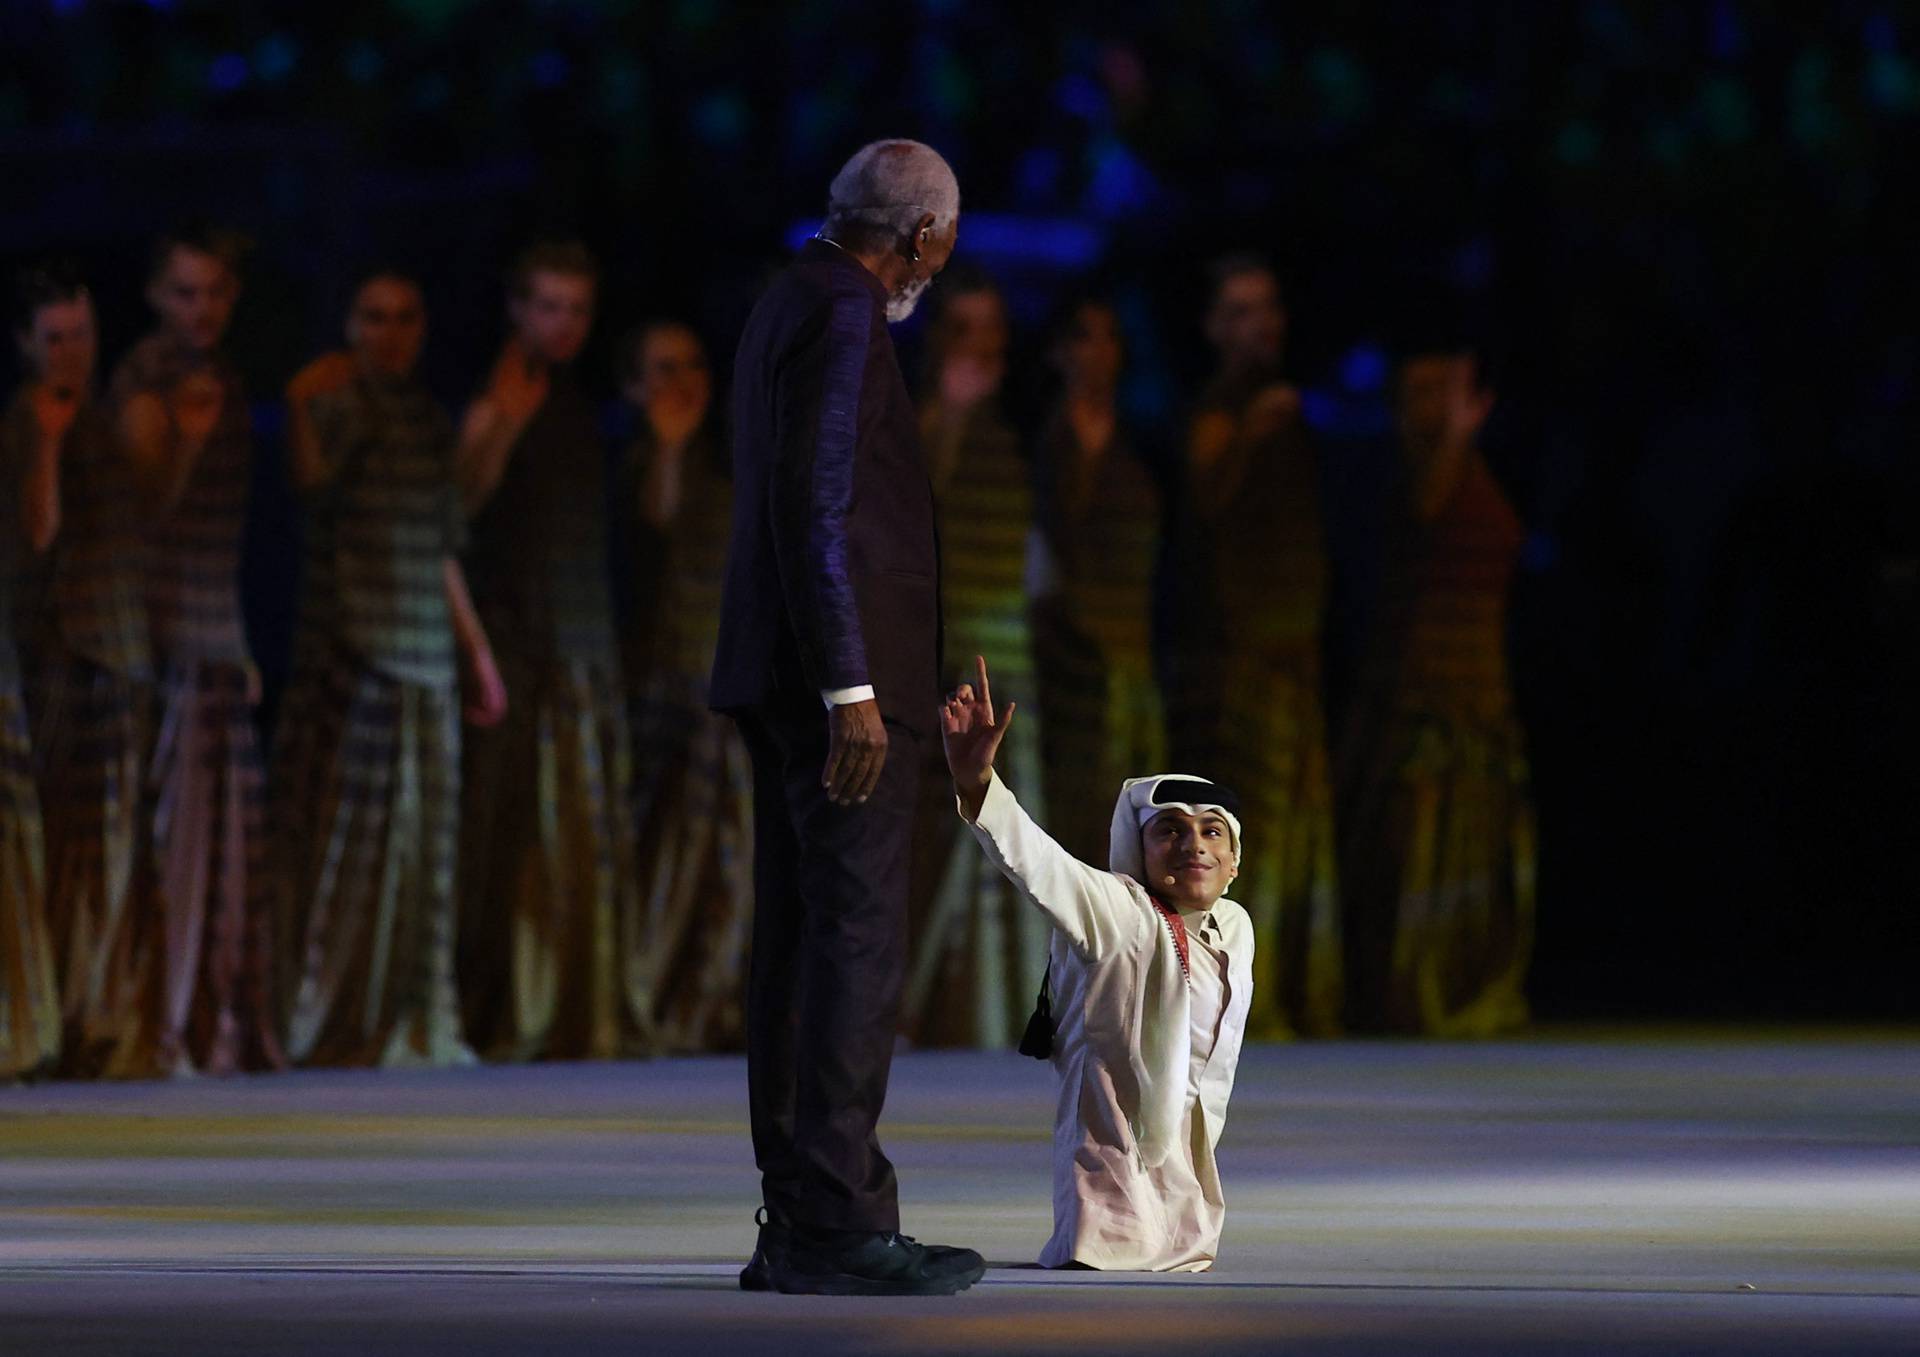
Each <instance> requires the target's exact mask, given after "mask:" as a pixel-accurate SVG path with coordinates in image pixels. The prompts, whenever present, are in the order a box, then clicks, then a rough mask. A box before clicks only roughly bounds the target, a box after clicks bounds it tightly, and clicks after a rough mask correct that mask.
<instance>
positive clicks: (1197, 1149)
mask: <svg viewBox="0 0 1920 1357" xmlns="http://www.w3.org/2000/svg"><path fill="white" fill-rule="evenodd" d="M977 667H978V683H977V684H963V685H962V686H961V687H960V689H959V690H958V691H957V692H955V693H954V694H953V696H951V697H949V698H948V699H947V701H946V704H945V706H944V708H943V709H942V712H941V736H942V739H943V741H944V743H945V746H946V753H947V766H948V768H949V770H950V771H951V772H952V774H953V783H954V792H955V795H956V796H957V797H958V799H959V804H960V814H961V816H962V817H963V818H964V819H965V820H966V821H967V822H968V823H969V824H970V825H972V826H973V832H974V836H975V837H976V838H978V839H979V840H980V846H981V847H982V848H984V849H985V850H986V852H987V856H988V857H989V858H991V859H992V860H993V862H994V863H995V865H997V866H998V867H999V868H1000V870H1001V871H1003V872H1005V873H1006V874H1007V876H1008V877H1009V878H1011V879H1012V880H1013V881H1014V883H1015V884H1017V885H1018V886H1019V887H1020V889H1021V891H1022V893H1023V894H1025V896H1026V897H1027V899H1029V900H1030V901H1032V902H1033V904H1035V905H1036V906H1038V907H1039V908H1040V909H1041V910H1042V911H1043V912H1044V913H1045V914H1046V915H1047V917H1048V918H1049V919H1050V920H1051V921H1052V923H1053V943H1052V948H1051V951H1050V954H1049V960H1048V983H1049V988H1050V992H1051V1008H1052V1012H1053V1013H1054V1014H1055V1015H1057V1016H1056V1018H1055V1021H1057V1023H1058V1026H1057V1029H1056V1030H1055V1032H1054V1034H1053V1050H1052V1060H1053V1066H1054V1069H1055V1070H1057V1071H1058V1072H1059V1075H1060V1101H1059V1105H1058V1107H1057V1108H1056V1110H1055V1113H1054V1131H1053V1219H1054V1228H1053V1238H1052V1239H1050V1240H1049V1241H1048V1242H1047V1246H1046V1248H1045V1249H1044V1250H1043V1251H1042V1252H1041V1255H1040V1262H1041V1264H1042V1265H1043V1266H1046V1267H1070V1266H1080V1267H1089V1268H1101V1269H1115V1270H1135V1271H1153V1272H1202V1271H1205V1270H1206V1269H1208V1268H1210V1267H1212V1266H1213V1262H1214V1259H1215V1257H1216V1256H1217V1255H1218V1253H1219V1249H1220V1229H1221V1226H1222V1224H1223V1223H1224V1221H1225V1217H1226V1200H1225V1197H1224V1196H1223V1194H1222V1192H1221V1189H1220V1175H1219V1172H1218V1170H1217V1168H1216V1166H1215V1163H1214V1147H1215V1146H1216V1145H1217V1144H1218V1143H1219V1140H1220V1132H1221V1129H1222V1128H1223V1127H1224V1126H1225V1124H1226V1116H1227V1099H1228V1097H1229V1096H1230V1095H1231V1094H1232V1092H1233V1075H1234V1069H1235V1067H1236V1066H1237V1065H1238V1064H1239V1060H1240V1043H1241V1038H1242V1036H1243V1035H1244V1033H1245V1030H1246V1021H1247V1008H1248V1005H1249V1003H1250V1002H1251V1000H1252V997H1253V926H1252V921H1251V920H1250V919H1249V918H1248V916H1247V912H1246V911H1245V910H1244V909H1242V908H1241V907H1240V906H1239V905H1236V904H1235V903H1234V902H1233V901H1231V900H1229V899H1227V898H1226V891H1227V887H1228V885H1229V884H1230V883H1231V882H1232V881H1233V879H1234V877H1235V876H1237V875H1238V874H1239V869H1240V849H1241V844H1240V821H1239V817H1238V815H1237V814H1236V804H1235V798H1234V797H1233V795H1232V793H1230V792H1228V791H1227V790H1226V788H1224V787H1221V786H1218V785H1217V784H1215V783H1211V782H1208V781H1206V780H1205V779H1203V778H1196V777H1187V776H1182V775H1179V774H1162V775H1159V776H1155V777H1143V778H1132V779H1130V780H1129V781H1128V782H1127V783H1126V784H1125V785H1124V786H1123V787H1122V788H1121V790H1120V796H1119V800H1118V801H1117V802H1116V804H1115V806H1114V811H1113V826H1112V833H1111V838H1110V841H1109V846H1108V851H1109V854H1110V858H1109V863H1108V865H1109V867H1110V869H1111V870H1108V871H1101V870H1099V869H1098V868H1096V867H1092V866H1089V865H1088V864H1086V863H1084V862H1081V861H1079V860H1078V859H1076V858H1075V857H1074V856H1073V855H1072V854H1070V853H1068V852H1067V851H1066V850H1065V849H1063V848H1062V847H1060V845H1059V844H1057V843H1055V842H1054V841H1053V840H1052V839H1051V838H1049V837H1048V836H1047V834H1046V832H1045V831H1044V830H1042V829H1041V828H1040V826H1038V825H1037V824H1035V823H1034V822H1033V820H1032V819H1031V818H1029V817H1028V815H1027V814H1026V812H1025V811H1023V810H1021V809H1020V805H1019V803H1018V802H1017V801H1015V800H1014V796H1013V793H1012V792H1011V791H1009V790H1008V789H1007V786H1006V784H1005V783H1003V782H1001V781H1000V779H999V778H998V777H996V776H995V775H994V771H993V757H994V753H995V752H996V751H997V750H998V749H999V747H1000V741H1001V740H1002V739H1003V738H1005V736H1006V732H1007V725H1008V723H1009V722H1010V721H1011V720H1012V719H1013V714H1014V706H1013V705H1012V704H1009V705H1008V707H1007V709H1006V710H1005V711H1004V712H1002V713H996V712H995V711H994V707H993V696H992V692H991V689H990V688H989V686H988V679H987V664H986V661H985V660H984V659H980V660H978V661H977Z"/></svg>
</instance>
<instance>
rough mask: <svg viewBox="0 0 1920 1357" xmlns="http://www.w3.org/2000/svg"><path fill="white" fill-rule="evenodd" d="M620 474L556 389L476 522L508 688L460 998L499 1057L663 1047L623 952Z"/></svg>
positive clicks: (628, 903) (473, 771) (471, 742)
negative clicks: (612, 555)
mask: <svg viewBox="0 0 1920 1357" xmlns="http://www.w3.org/2000/svg"><path fill="white" fill-rule="evenodd" d="M608 470H609V468H608V466H607V460H606V444H605V442H604V440H603V439H602V437H601V435H600V429H599V423H598V418H597V415H596V412H595V411H594V409H593V406H592V404H591V403H590V402H589V401H588V400H587V398H586V396H585V395H584V394H583V393H582V392H581V391H580V390H579V388H578V386H577V385H575V383H574V382H573V380H572V379H571V377H569V376H568V375H567V374H566V373H557V374H555V375H554V377H553V380H552V385H551V388H550V390H549V391H548V395H547V400H546V403H545V404H544V405H542V406H541V408H540V410H539V411H538V412H537V413H536V414H535V415H534V417H533V420H532V422H531V423H529V424H528V426H527V428H526V431H525V432H524V433H523V434H521V436H520V441H519V442H518V443H517V444H516V445H515V447H514V449H513V451H512V453H511V455H510V456H509V458H508V461H507V467H506V471H505V472H504V474H503V475H502V477H501V480H500V484H499V485H498V486H497V487H496V488H495V490H494V492H493V494H492V496H491V497H490V498H489V499H488V500H487V502H486V503H485V504H483V505H481V506H480V508H479V509H478V510H477V511H476V512H475V513H474V514H473V518H472V525H471V537H470V542H469V547H468V550H467V555H466V569H467V579H468V582H469V584H470V585H471V587H472V590H473V601H474V607H475V609H476V610H477V611H478V612H479V614H480V620H481V623H482V625H484V626H485V627H486V630H487V636H488V639H489V640H490V641H491V642H492V644H493V650H494V656H495V658H496V660H497V661H498V663H499V666H500V676H501V678H502V679H503V680H504V681H505V683H506V686H507V717H506V720H504V721H503V722H501V723H500V725H498V726H496V727H494V728H492V729H490V730H478V729H476V730H472V731H469V732H467V737H466V741H465V747H464V751H463V757H462V774H461V777H462V782H461V815H460V870H459V880H460V907H461V920H460V990H461V1000H462V1004H463V1006H464V1009H465V1013H466V1017H467V1028H468V1032H469V1034H470V1036H471V1038H472V1040H473V1042H474V1044H475V1046H476V1047H477V1048H478V1049H479V1050H480V1051H481V1052H482V1053H483V1054H485V1055H488V1056H489V1057H498V1058H504V1059H532V1058H536V1057H543V1056H544V1057H559V1058H569V1057H570V1058H583V1057H598V1058H605V1057H610V1056H616V1055H620V1054H622V1053H626V1052H635V1051H644V1050H647V1049H649V1048H650V1046H651V1042H652V1037H651V1032H650V1028H651V1021H652V1013H651V1009H652V1005H651V1002H650V1001H648V1000H647V999H646V996H644V995H642V994H639V993H637V992H636V989H635V985H634V983H633V977H634V971H633V969H632V968H631V967H630V966H629V965H628V963H627V955H626V954H627V952H628V950H629V948H628V947H627V946H626V944H625V943H624V942H623V939H622V935H621V921H622V920H623V919H627V918H632V917H634V916H635V914H636V912H637V910H638V908H639V906H638V904H637V902H636V898H635V897H636V893H637V890H638V886H637V882H636V876H635V871H634V849H633V828H634V826H633V815H632V812H631V810H630V809H629V802H628V797H629V796H630V794H631V778H632V774H631V771H630V764H631V760H632V757H633V754H632V749H631V747H630V745H629V743H628V741H629V738H630V736H629V732H628V729H627V713H626V697H625V694H624V693H623V691H622V688H621V681H620V680H621V675H620V663H619V654H618V647H617V642H616V639H615V632H614V622H613V607H612V601H611V565H610V561H609V557H608V539H607V525H608V498H609V497H608V489H609V484H608V482H609V480H610V477H609V475H608Z"/></svg>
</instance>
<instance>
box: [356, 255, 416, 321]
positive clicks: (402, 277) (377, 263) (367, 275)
mask: <svg viewBox="0 0 1920 1357" xmlns="http://www.w3.org/2000/svg"><path fill="white" fill-rule="evenodd" d="M381 278H390V279H392V280H393V281H394V282H396V283H405V284H406V285H407V286H408V287H410V288H412V289H413V290H414V291H416V292H418V293H419V294H420V296H421V298H422V299H423V300H424V299H425V297H426V295H427V288H426V284H424V283H422V282H421V281H420V272H419V270H417V269H414V268H411V267H409V266H408V265H406V264H404V263H402V262H400V261H399V260H397V259H376V260H373V261H371V262H370V263H367V264H364V265H362V266H361V267H359V268H357V269H355V270H354V271H353V272H352V273H351V274H349V275H348V276H347V285H346V287H345V288H343V289H342V290H341V293H340V300H341V307H340V309H341V310H343V311H352V310H353V308H354V305H355V304H356V303H357V302H358V301H359V300H360V294H361V293H362V292H364V291H365V290H366V287H367V284H368V283H371V282H375V281H377V280H379V279H381Z"/></svg>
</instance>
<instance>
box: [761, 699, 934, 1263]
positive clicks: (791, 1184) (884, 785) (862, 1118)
mask: <svg viewBox="0 0 1920 1357" xmlns="http://www.w3.org/2000/svg"><path fill="white" fill-rule="evenodd" d="M739 721H740V730H741V734H742V735H743V736H744V737H745V739H746V744H747V752H748V754H749V755H750V756H751V758H752V760H753V816H754V821H753V832H754V848H753V885H754V916H753V967H752V972H751V975H750V976H749V979H748V989H747V1086H748V1098H749V1102H750V1104H751V1109H752V1118H753V1151H754V1158H755V1159H756V1160H757V1162H758V1163H759V1166H760V1173H761V1181H762V1192H763V1194H764V1196H765V1199H766V1204H767V1207H768V1209H769V1210H770V1211H773V1212H775V1213H777V1214H779V1215H781V1216H784V1217H785V1218H786V1219H788V1220H790V1221H795V1222H798V1223H800V1224H803V1225H810V1226H814V1227H816V1228H820V1229H829V1230H897V1229H899V1228H900V1207H899V1201H898V1198H897V1187H896V1184H895V1181H894V1174H893V1165H892V1164H891V1163H890V1162H888V1160H887V1156H886V1155H885V1154H884V1153H883V1152H882V1151H881V1149H880V1141H879V1138H878V1137H877V1136H876V1134H875V1131H874V1127H875V1124H876V1123H877V1122H878V1121H879V1119H880V1109H881V1107H882V1106H883V1105H884V1104H885V1102H886V1097H887V1074H888V1071H889V1069H890V1067H891V1065H892V1063H893V1042H894V1032H895V1029H896V1027H897V1025H898V1020H899V1009H900V992H901V986H902V982H903V980H904V977H905V972H906V958H907V870H908V860H909V855H910V853H911V849H912V838H913V810H914V800H915V779H916V777H917V775H918V772H919V767H920V758H919V753H920V751H919V747H918V741H917V740H916V739H915V737H914V736H913V734H912V733H911V732H910V731H908V730H907V729H906V728H904V727H902V726H898V725H896V724H895V723H893V722H891V721H889V722H887V735H888V740H889V744H888V750H887V762H886V768H885V770H884V771H883V772H882V774H881V776H880V784H879V786H878V787H876V788H875V789H874V792H873V795H872V796H870V797H869V798H868V799H867V802H866V804H865V805H859V806H836V805H833V804H832V803H831V802H829V801H828V800H827V797H826V793H825V791H824V790H822V788H821V786H820V775H821V771H822V769H823V768H824V767H825V765H826V757H827V715H826V710H825V708H824V707H823V706H822V705H821V703H820V700H819V698H818V697H817V696H811V695H802V696H798V697H796V698H795V699H794V700H793V701H791V702H787V703H781V704H779V705H769V706H766V707H758V708H754V709H753V710H751V711H747V712H742V713H740V714H739Z"/></svg>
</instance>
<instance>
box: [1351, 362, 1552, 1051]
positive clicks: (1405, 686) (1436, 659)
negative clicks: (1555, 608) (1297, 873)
mask: <svg viewBox="0 0 1920 1357" xmlns="http://www.w3.org/2000/svg"><path fill="white" fill-rule="evenodd" d="M1492 406H1493V393H1492V392H1491V391H1489V390H1487V389H1486V388H1485V387H1484V386H1483V385H1482V384H1481V382H1480V377H1479V371H1478V368H1477V366H1476V363H1475V359H1474V356H1473V354H1472V353H1471V351H1469V350H1466V349H1463V348H1453V349H1449V348H1440V349H1437V350H1434V351H1429V352H1420V353H1416V354H1414V355H1413V356H1411V357H1410V358H1409V359H1408V360H1407V361H1406V362H1405V363H1404V364H1403V365H1402V367H1401V370H1400V379H1399V426H1400V437H1401V444H1402V447H1403V450H1404V463H1403V470H1404V477H1405V490H1404V496H1403V504H1402V507H1401V512H1400V515H1399V519H1400V522H1399V528H1398V532H1397V534H1396V547H1395V549H1394V550H1393V552H1392V554H1391V556H1390V558H1389V561H1388V565H1387V569H1386V572H1385V577H1384V579H1383V583H1382V590H1381V600H1380V603H1379V605H1378V606H1377V608H1376V609H1375V618H1376V621H1375V625H1374V628H1373V636H1372V641H1371V644H1370V645H1369V647H1368V652H1367V656H1368V657H1367V660H1366V662H1365V668H1364V671H1363V673H1362V676H1361V682H1360V685H1359V692H1358V694H1357V697H1356V700H1355V703H1354V710H1353V716H1352V724H1351V726H1350V728H1349V729H1348V731H1347V732H1346V734H1345V737H1344V738H1343V740H1342V747H1341V758H1340V765H1341V788H1342V794H1341V807H1340V809H1341V829H1340V833H1341V841H1342V849H1343V852H1342V870H1343V876H1342V880H1343V881H1344V883H1345V887H1346V889H1345V899H1346V904H1347V911H1348V914H1347V917H1348V921H1349V927H1350V930H1351V936H1350V940H1349V955H1350V956H1351V958H1352V971H1351V975H1352V986H1351V990H1352V993H1351V996H1350V997H1351V1001H1352V1002H1351V1012H1352V1014H1353V1017H1354V1021H1355V1023H1356V1025H1358V1026H1363V1027H1365V1028H1367V1029H1369V1030H1376V1031H1378V1030H1389V1031H1396V1032H1414V1033H1421V1034H1425V1035H1430V1036H1449V1037H1476V1036H1489V1035H1493V1034H1495V1033H1499V1032H1504V1031H1508V1030H1511V1029H1513V1028H1515V1027H1518V1026H1520V1025H1521V1024H1523V1023H1525V1022H1526V1019H1527V1004H1526V998H1525V994H1524V985H1525V981H1526V973H1527V964H1528V961H1529V958H1530V956H1531V952H1532V945H1533V904H1534V835H1533V815H1532V807H1531V803H1530V800H1529V797H1528V791H1527V765H1526V759H1525V755H1524V753H1523V750H1522V747H1521V737H1520V729H1519V726H1518V724H1517V723H1516V721H1515V718H1514V712H1513V695H1512V692H1511V689H1510V688H1509V686H1508V680H1507V659H1506V622H1507V597H1508V592H1509V589H1510V587H1511V584H1512V580H1513V569H1514V562H1515V559H1516V557H1517V556H1518V554H1519V550H1520V543H1521V531H1520V524H1519V520H1518V519H1517V518H1516V517H1515V516H1514V512H1513V510H1512V508H1511V507H1510V506H1509V505H1508V503H1507V499H1506V496H1505V495H1504V494H1503V493H1502V492H1501V490H1500V486H1499V484H1498V483H1497V482H1496V481H1495V480H1494V478H1493V474H1492V473H1491V472H1490V471H1489V470H1488V469H1487V464H1486V460H1485V458H1484V457H1482V455H1481V453H1480V449H1479V443H1478V439H1479V433H1480V429H1481V427H1482V425H1483V424H1484V423H1485V422H1486V418H1487V414H1488V412H1489V411H1490V410H1491V408H1492Z"/></svg>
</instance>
